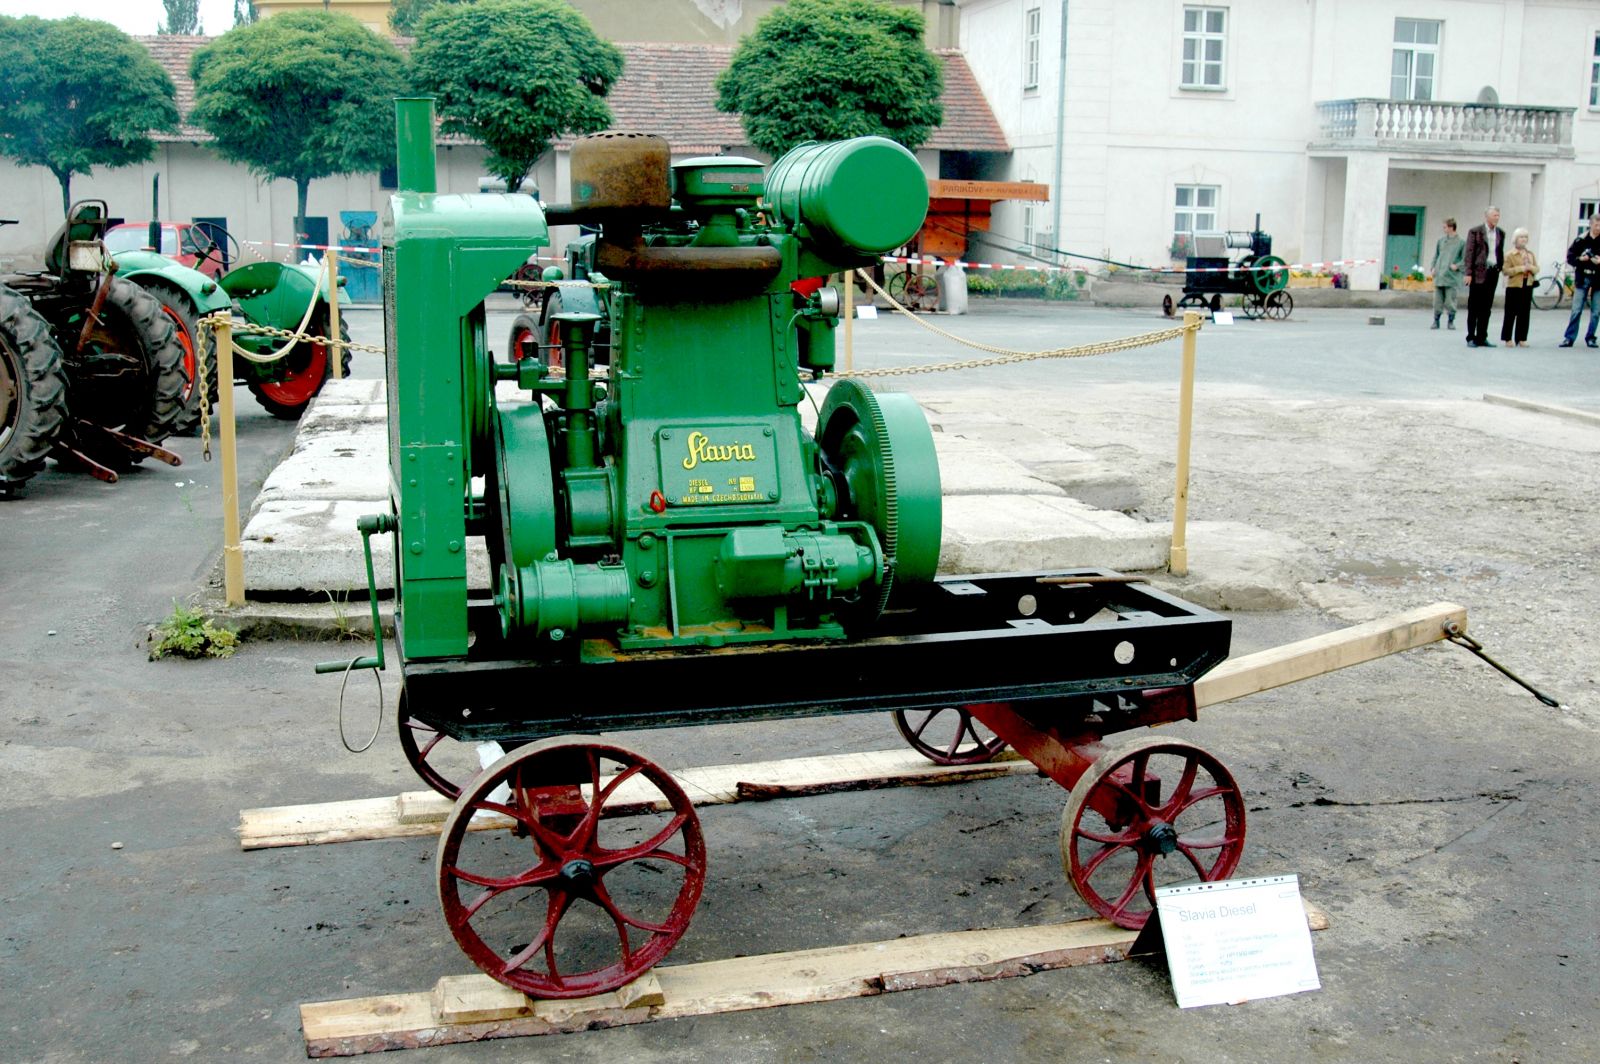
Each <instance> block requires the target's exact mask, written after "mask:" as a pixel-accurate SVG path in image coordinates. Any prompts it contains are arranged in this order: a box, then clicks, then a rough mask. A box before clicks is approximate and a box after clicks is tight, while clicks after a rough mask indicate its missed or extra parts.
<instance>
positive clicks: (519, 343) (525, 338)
mask: <svg viewBox="0 0 1600 1064" xmlns="http://www.w3.org/2000/svg"><path fill="white" fill-rule="evenodd" d="M539 331H540V327H539V320H538V319H537V318H535V317H534V316H533V315H531V314H518V315H517V317H516V320H515V321H513V322H512V323H511V338H510V339H509V340H508V341H507V342H506V346H507V348H509V352H508V353H509V354H510V355H511V361H513V362H521V361H522V360H523V359H526V358H532V359H537V358H538V357H539Z"/></svg>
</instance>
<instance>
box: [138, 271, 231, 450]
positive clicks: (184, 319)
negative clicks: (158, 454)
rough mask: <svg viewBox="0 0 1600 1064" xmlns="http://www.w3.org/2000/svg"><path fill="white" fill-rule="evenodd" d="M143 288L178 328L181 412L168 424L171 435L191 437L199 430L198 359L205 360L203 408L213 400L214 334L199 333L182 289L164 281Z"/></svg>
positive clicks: (198, 327)
mask: <svg viewBox="0 0 1600 1064" xmlns="http://www.w3.org/2000/svg"><path fill="white" fill-rule="evenodd" d="M147 290H148V291H149V293H150V294H151V295H153V296H155V297H156V299H157V300H158V301H159V302H160V303H161V308H162V310H164V311H165V312H166V315H167V317H169V318H171V319H172V325H173V328H174V329H176V330H177V331H178V342H179V343H180V344H182V346H183V382H184V383H183V413H181V414H180V415H179V416H178V422H177V424H176V425H174V426H173V427H172V433H173V435H175V436H194V435H197V434H198V433H199V431H200V387H199V381H198V379H197V374H198V373H199V371H200V359H202V358H203V359H205V379H206V393H207V394H206V408H207V409H211V408H212V407H215V406H216V403H217V339H216V334H215V333H213V332H212V331H211V330H210V329H207V330H206V331H205V333H204V335H203V336H202V334H201V332H200V325H199V322H200V316H199V314H197V313H196V312H195V307H194V304H193V303H191V302H189V297H188V295H187V294H186V293H184V292H183V291H182V290H180V289H177V288H173V287H171V286H170V285H164V284H151V285H148V286H147Z"/></svg>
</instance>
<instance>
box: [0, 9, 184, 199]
mask: <svg viewBox="0 0 1600 1064" xmlns="http://www.w3.org/2000/svg"><path fill="white" fill-rule="evenodd" d="M0 70H3V71H5V76H4V77H0V155H5V156H8V157H9V158H12V159H15V160H16V161H17V162H19V163H21V164H23V165H25V166H28V165H31V166H43V167H45V168H46V169H48V170H49V171H50V172H51V173H52V174H55V175H56V180H57V181H58V182H60V183H61V213H62V215H63V216H65V215H66V213H67V210H68V209H69V208H70V207H71V205H72V175H73V174H88V173H91V172H93V170H94V168H95V167H96V166H107V167H117V166H129V165H131V164H133V163H141V162H144V161H145V160H146V159H149V158H150V157H151V156H152V155H154V154H155V150H156V146H155V141H154V140H152V139H151V137H150V134H151V133H152V132H154V131H157V130H171V129H177V128H178V106H177V104H176V103H175V102H174V101H175V99H176V97H177V91H176V90H175V89H174V88H173V86H172V79H171V78H169V77H167V72H166V71H164V70H162V69H161V66H160V65H159V64H158V63H157V62H156V61H155V60H154V59H152V58H151V57H150V53H149V52H148V51H146V50H145V49H144V48H143V47H142V46H141V45H140V44H139V43H138V42H137V41H135V40H134V39H133V38H132V37H129V36H128V35H127V34H126V33H123V32H122V31H121V30H119V29H117V28H116V27H115V26H113V25H111V24H110V23H108V22H94V21H91V20H89V19H82V18H64V19H57V20H54V21H50V20H46V19H41V18H35V17H32V16H28V17H25V18H11V17H9V16H5V15H0Z"/></svg>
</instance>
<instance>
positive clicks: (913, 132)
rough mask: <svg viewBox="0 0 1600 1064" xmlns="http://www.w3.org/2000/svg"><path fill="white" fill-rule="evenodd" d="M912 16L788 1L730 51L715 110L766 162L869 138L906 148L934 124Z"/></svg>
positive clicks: (929, 81) (936, 82)
mask: <svg viewBox="0 0 1600 1064" xmlns="http://www.w3.org/2000/svg"><path fill="white" fill-rule="evenodd" d="M922 35H923V21H922V14H921V13H920V12H918V11H916V10H914V9H911V8H905V7H899V6H891V5H888V4H884V3H879V2H875V0H789V2H788V3H786V4H784V5H783V6H782V7H780V8H776V9H774V10H773V11H772V12H771V13H769V14H768V15H767V16H766V17H765V18H763V19H762V20H761V21H760V22H759V23H758V24H757V25H756V28H755V30H754V32H752V33H750V34H749V35H748V36H746V37H745V38H744V39H743V40H741V41H740V42H739V47H738V48H737V49H735V51H734V53H733V62H732V63H731V64H730V65H729V66H728V69H727V70H724V71H723V72H722V74H721V75H719V76H718V78H717V109H718V110H719V111H725V112H729V113H736V114H739V115H740V116H741V117H742V121H743V124H744V130H745V134H746V135H747V136H749V138H750V143H751V144H754V145H755V146H756V147H758V148H760V149H761V150H762V151H764V152H767V153H769V154H771V155H772V156H773V157H774V158H776V157H777V156H779V155H782V154H783V153H784V152H786V151H788V150H789V149H790V148H792V147H794V146H795V145H796V144H800V143H802V142H804V141H808V140H843V139H845V138H847V137H864V136H871V135H877V136H882V137H888V138H889V139H890V140H895V141H899V142H900V143H901V144H904V145H905V146H906V147H907V148H911V149H916V148H917V147H919V146H921V144H922V143H923V142H924V141H925V140H927V139H928V134H929V133H931V132H932V131H933V128H934V127H935V126H937V125H938V124H939V122H940V121H941V120H942V119H943V118H944V108H943V106H942V105H941V103H940V102H939V96H940V93H941V92H942V91H943V84H944V79H943V74H942V71H941V68H940V65H939V61H938V59H937V58H936V57H935V56H934V55H933V54H932V53H930V52H929V51H928V49H927V48H926V47H925V46H924V45H923V43H922Z"/></svg>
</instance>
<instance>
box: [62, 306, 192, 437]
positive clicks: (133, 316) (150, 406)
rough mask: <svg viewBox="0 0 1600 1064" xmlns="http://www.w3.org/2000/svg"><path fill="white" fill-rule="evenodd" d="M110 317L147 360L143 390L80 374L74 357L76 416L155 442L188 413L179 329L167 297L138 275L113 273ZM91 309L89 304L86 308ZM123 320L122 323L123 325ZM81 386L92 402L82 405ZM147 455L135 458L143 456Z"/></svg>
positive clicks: (71, 391) (71, 388)
mask: <svg viewBox="0 0 1600 1064" xmlns="http://www.w3.org/2000/svg"><path fill="white" fill-rule="evenodd" d="M105 311H106V313H105V320H106V321H107V322H110V323H113V324H109V325H106V326H104V328H105V329H109V330H111V331H112V332H113V334H115V333H117V332H120V333H121V335H120V336H115V335H114V337H113V338H114V339H116V340H117V341H118V342H122V341H127V340H132V341H133V342H134V344H135V345H137V347H138V351H137V354H138V355H139V360H140V361H141V362H142V363H143V366H142V370H143V373H142V380H140V381H139V383H140V385H141V388H140V394H136V395H128V396H123V395H121V394H119V393H120V392H121V391H123V390H124V389H125V387H126V386H125V385H124V384H123V383H122V381H123V379H124V378H118V377H104V378H99V379H97V378H95V377H83V378H78V377H75V376H74V375H73V374H74V371H73V369H72V364H71V362H70V360H69V362H68V369H67V392H68V395H67V403H68V406H69V407H70V408H71V409H72V414H73V415H74V416H75V417H80V418H83V419H84V420H86V421H90V422H93V423H95V424H98V425H104V426H105V427H106V428H109V429H121V430H122V431H123V432H126V433H127V434H128V435H130V436H135V437H137V438H139V439H141V440H146V441H148V442H150V443H160V442H161V441H162V440H164V439H166V438H167V437H168V436H170V435H172V431H173V428H174V426H176V425H177V423H178V418H179V417H180V416H181V415H182V414H183V394H184V384H185V379H184V376H183V344H182V343H181V342H180V341H179V339H178V330H177V328H176V327H175V326H174V325H173V324H172V319H171V318H169V317H168V316H167V312H166V311H165V310H163V309H161V301H160V300H158V299H156V297H155V296H153V295H151V294H150V293H149V292H147V291H145V290H144V289H143V288H141V287H139V286H138V285H137V284H135V283H134V282H132V281H125V280H123V279H122V278H120V277H113V278H112V279H111V290H110V292H108V293H107V295H106V304H105ZM84 313H85V314H87V313H88V308H87V307H85V308H84ZM117 326H120V329H118V328H117ZM80 390H85V391H86V393H87V394H88V395H89V396H90V398H91V402H90V403H88V404H85V405H84V406H83V408H82V409H80V408H79V406H80V404H79V395H80ZM142 460H143V456H138V457H133V458H131V459H130V461H133V462H139V461H142Z"/></svg>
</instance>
